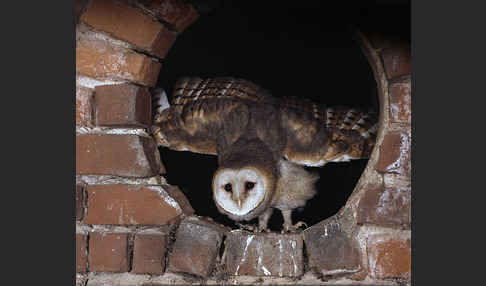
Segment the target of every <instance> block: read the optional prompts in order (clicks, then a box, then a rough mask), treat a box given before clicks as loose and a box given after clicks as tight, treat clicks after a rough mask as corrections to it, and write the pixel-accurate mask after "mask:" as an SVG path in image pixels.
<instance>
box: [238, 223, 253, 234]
mask: <svg viewBox="0 0 486 286" xmlns="http://www.w3.org/2000/svg"><path fill="white" fill-rule="evenodd" d="M236 225H237V226H238V227H239V228H240V229H242V230H248V231H251V232H258V231H259V228H257V227H256V226H254V225H251V224H242V223H236Z"/></svg>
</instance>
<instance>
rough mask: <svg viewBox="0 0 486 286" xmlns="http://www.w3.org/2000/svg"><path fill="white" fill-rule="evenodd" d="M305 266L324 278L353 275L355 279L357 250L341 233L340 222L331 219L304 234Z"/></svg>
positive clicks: (359, 258)
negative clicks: (324, 276)
mask: <svg viewBox="0 0 486 286" xmlns="http://www.w3.org/2000/svg"><path fill="white" fill-rule="evenodd" d="M304 241H305V245H306V247H305V248H306V252H307V257H308V258H309V266H310V267H311V268H313V269H314V270H315V271H317V272H318V273H321V274H322V275H326V276H342V275H348V274H353V275H355V276H354V277H352V279H356V280H359V275H357V274H358V273H359V271H361V270H362V269H363V267H362V266H361V251H360V250H359V247H358V244H357V242H356V241H355V240H354V239H353V238H351V237H350V236H349V235H348V234H347V233H346V232H345V231H344V230H343V222H342V221H340V220H338V219H337V218H335V217H331V218H329V219H327V220H325V221H323V222H320V223H318V224H316V225H313V226H312V227H310V228H307V229H306V230H305V231H304Z"/></svg>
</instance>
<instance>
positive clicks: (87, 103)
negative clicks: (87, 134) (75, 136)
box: [76, 85, 93, 126]
mask: <svg viewBox="0 0 486 286" xmlns="http://www.w3.org/2000/svg"><path fill="white" fill-rule="evenodd" d="M92 95H93V89H91V88H87V87H82V86H78V85H76V125H80V126H89V125H91V117H92V110H93V107H92Z"/></svg>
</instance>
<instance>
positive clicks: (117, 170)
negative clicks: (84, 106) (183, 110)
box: [76, 134, 161, 177]
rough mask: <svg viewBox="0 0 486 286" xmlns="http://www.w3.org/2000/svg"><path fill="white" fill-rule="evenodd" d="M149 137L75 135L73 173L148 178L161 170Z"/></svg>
mask: <svg viewBox="0 0 486 286" xmlns="http://www.w3.org/2000/svg"><path fill="white" fill-rule="evenodd" d="M156 152H158V150H157V148H156V145H155V142H154V140H153V139H152V138H148V137H143V136H137V135H93V134H90V135H77V136H76V173H77V174H86V175H87V174H91V175H118V176H126V177H150V176H154V175H157V174H158V173H159V171H160V170H161V162H160V157H159V155H158V153H156Z"/></svg>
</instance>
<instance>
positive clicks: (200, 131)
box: [153, 77, 269, 155]
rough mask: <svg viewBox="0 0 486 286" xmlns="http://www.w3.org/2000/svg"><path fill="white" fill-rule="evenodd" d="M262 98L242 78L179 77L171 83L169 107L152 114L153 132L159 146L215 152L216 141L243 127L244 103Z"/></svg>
mask: <svg viewBox="0 0 486 286" xmlns="http://www.w3.org/2000/svg"><path fill="white" fill-rule="evenodd" d="M266 98H269V96H268V95H267V94H266V92H264V91H263V90H262V89H261V88H259V87H258V86H257V85H255V84H253V83H251V82H249V81H246V80H242V79H235V78H214V79H204V80H203V79H201V78H197V77H192V78H183V79H180V80H178V81H177V83H176V84H175V87H174V90H173V98H172V100H171V107H170V108H168V109H165V110H163V111H162V112H161V113H160V114H158V115H156V117H155V120H154V126H153V133H154V135H155V137H156V140H157V142H158V144H159V145H161V146H165V147H169V148H171V149H174V150H179V151H186V150H187V151H192V152H196V153H203V154H211V155H217V153H218V152H217V149H218V142H219V141H221V140H225V141H226V142H229V143H231V142H234V141H236V140H237V139H238V138H239V137H240V136H241V135H242V134H243V133H244V132H245V131H246V128H247V124H248V120H249V116H248V103H251V102H264V101H265V99H266ZM227 144H228V143H227Z"/></svg>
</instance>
